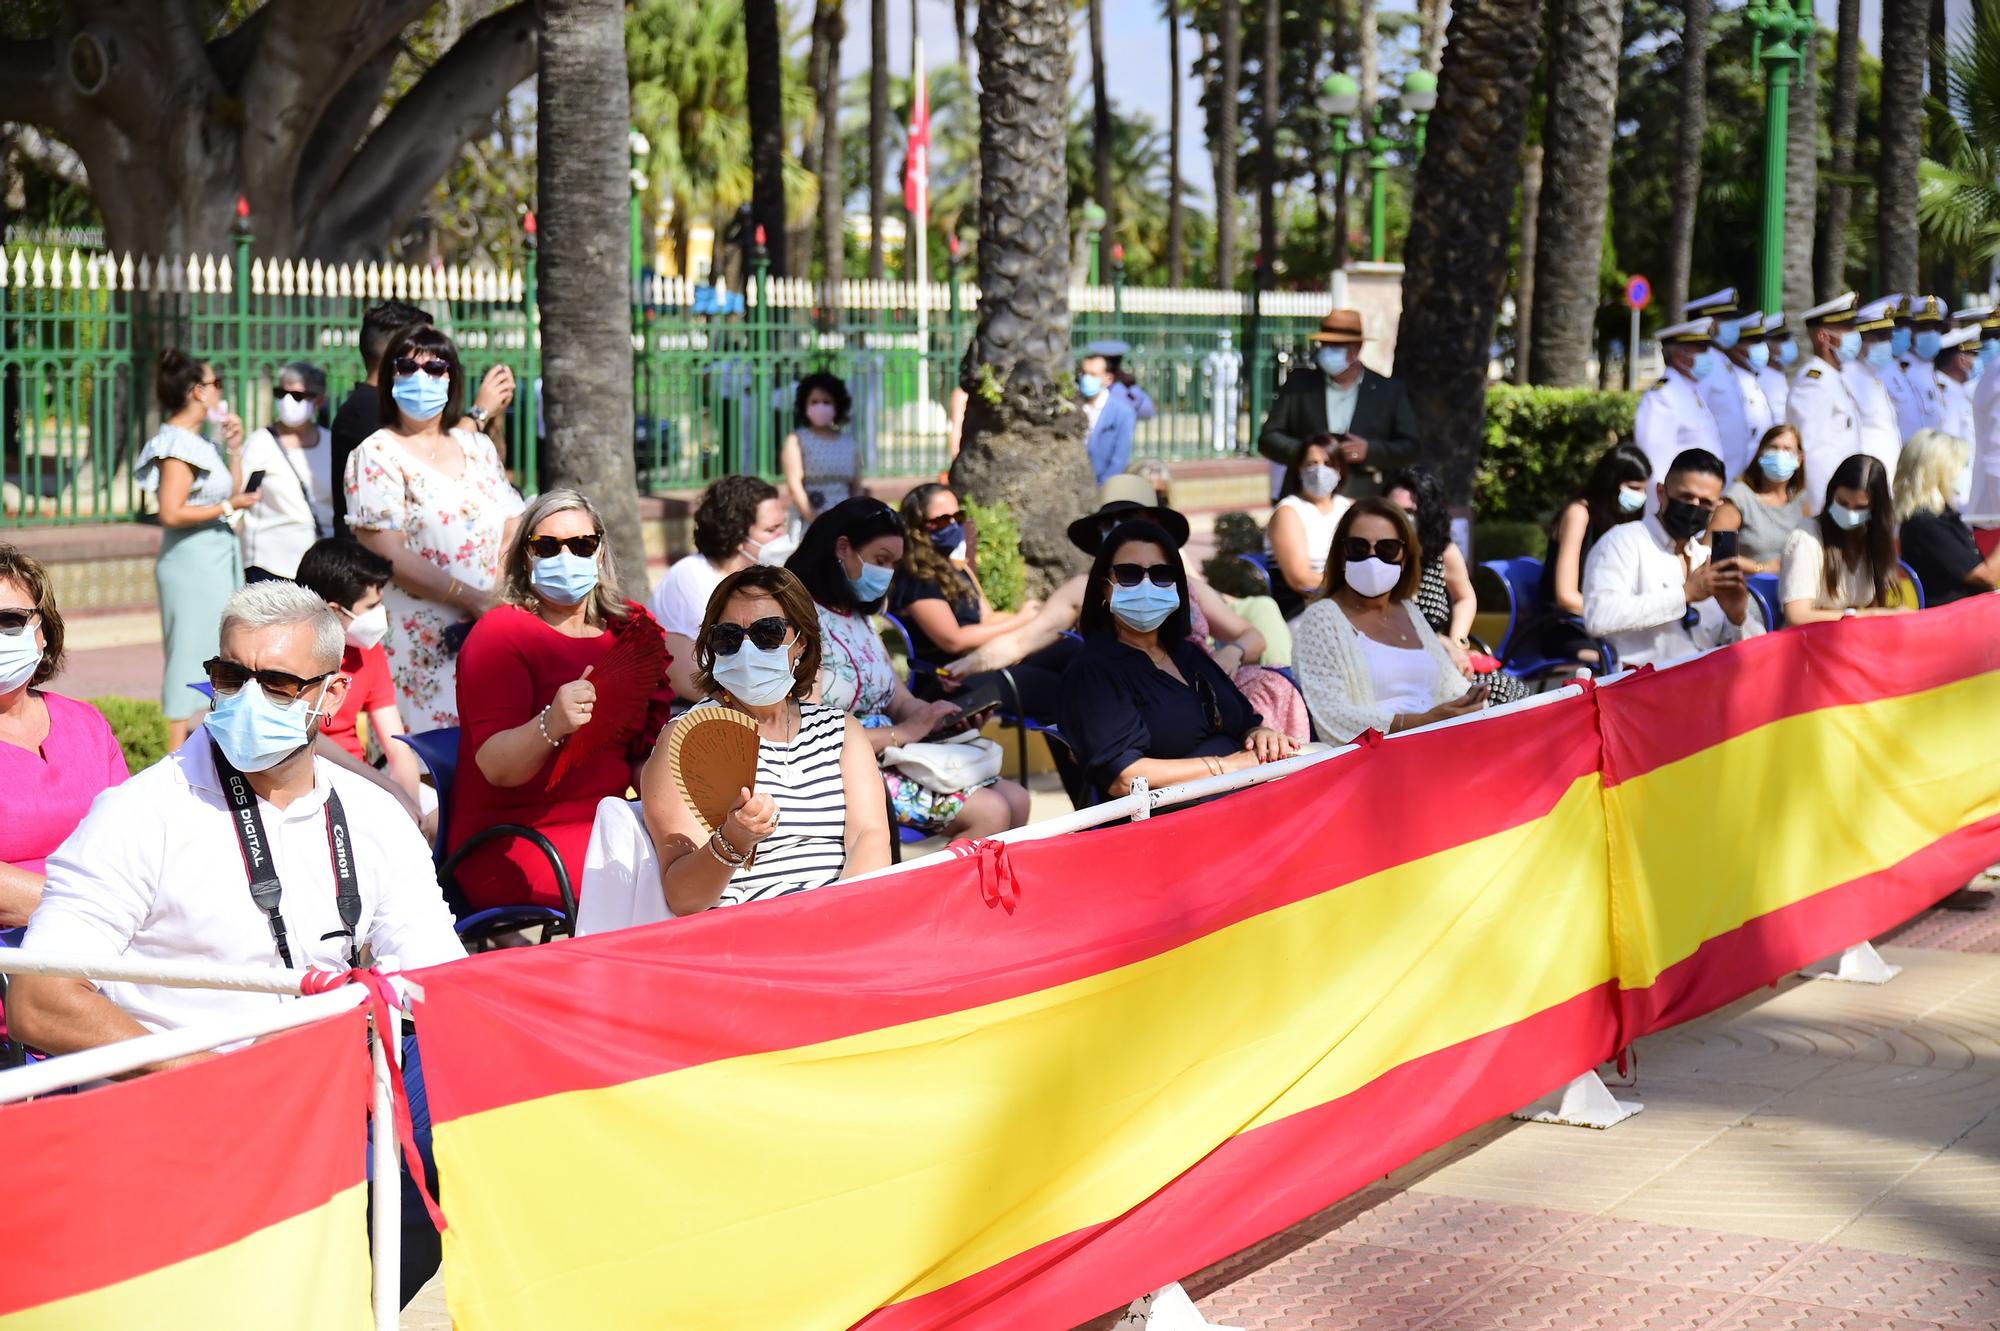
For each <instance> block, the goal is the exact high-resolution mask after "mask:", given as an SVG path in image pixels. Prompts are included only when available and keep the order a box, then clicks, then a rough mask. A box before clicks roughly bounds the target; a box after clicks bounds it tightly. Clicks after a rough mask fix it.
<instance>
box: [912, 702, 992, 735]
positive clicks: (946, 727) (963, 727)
mask: <svg viewBox="0 0 2000 1331" xmlns="http://www.w3.org/2000/svg"><path fill="white" fill-rule="evenodd" d="M999 710H1000V704H999V703H997V702H996V703H988V704H986V705H985V706H984V707H976V708H974V709H973V710H972V711H969V712H960V713H958V714H957V715H956V716H947V717H945V718H944V719H943V720H942V721H940V722H938V723H937V725H936V726H935V727H934V728H933V729H932V730H931V733H930V734H928V735H926V736H925V737H924V738H926V739H932V740H936V739H943V738H945V737H946V736H947V735H963V734H964V733H965V732H967V731H968V730H984V729H985V728H986V723H987V722H988V721H991V720H992V719H993V714H994V713H995V712H997V711H999Z"/></svg>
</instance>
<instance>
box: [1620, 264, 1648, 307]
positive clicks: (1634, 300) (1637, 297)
mask: <svg viewBox="0 0 2000 1331" xmlns="http://www.w3.org/2000/svg"><path fill="white" fill-rule="evenodd" d="M1652 301H1653V284H1652V283H1651V282H1648V281H1647V280H1646V279H1645V278H1643V277H1641V276H1639V274H1637V273H1634V274H1632V276H1631V277H1629V278H1627V279H1626V282H1625V308H1626V309H1628V310H1643V309H1645V308H1646V306H1648V305H1650V304H1651V303H1652Z"/></svg>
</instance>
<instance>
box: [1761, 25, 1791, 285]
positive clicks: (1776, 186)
mask: <svg viewBox="0 0 2000 1331" xmlns="http://www.w3.org/2000/svg"><path fill="white" fill-rule="evenodd" d="M1797 58H1798V52H1796V51H1794V50H1793V49H1792V47H1791V45H1790V43H1789V42H1784V41H1780V42H1779V43H1778V44H1777V45H1776V46H1769V47H1766V48H1765V49H1764V60H1765V65H1766V77H1767V78H1768V80H1769V88H1770V91H1769V95H1768V96H1767V97H1766V98H1765V103H1764V247H1763V272H1762V278H1763V280H1762V282H1761V283H1760V287H1761V296H1760V299H1761V300H1762V301H1763V307H1764V308H1765V309H1767V310H1775V309H1777V308H1778V307H1779V306H1780V305H1783V304H1784V303H1785V138H1786V134H1787V132H1788V129H1787V125H1786V120H1787V119H1788V117H1789V112H1790V109H1791V107H1790V102H1791V91H1792V61H1793V60H1795V59H1797Z"/></svg>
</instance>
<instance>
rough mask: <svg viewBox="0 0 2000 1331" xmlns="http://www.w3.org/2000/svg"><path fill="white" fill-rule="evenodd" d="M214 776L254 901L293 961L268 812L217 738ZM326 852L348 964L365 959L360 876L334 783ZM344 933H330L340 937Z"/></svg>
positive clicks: (285, 957) (281, 952)
mask: <svg viewBox="0 0 2000 1331" xmlns="http://www.w3.org/2000/svg"><path fill="white" fill-rule="evenodd" d="M209 748H210V749H211V750H213V751H214V753H215V774H216V775H217V776H218V777H220V778H221V780H222V799H223V802H224V803H225V804H227V805H228V806H229V825H230V826H231V827H233V828H235V829H236V848H237V849H238V850H240V851H241V852H243V872H244V873H245V874H246V875H248V877H249V879H250V899H251V901H253V902H255V903H256V906H257V909H258V910H260V911H262V912H264V919H265V921H266V922H267V923H268V924H269V925H270V926H271V941H272V942H274V943H276V944H277V946H278V959H279V960H280V961H282V962H284V964H285V965H286V967H287V968H289V967H290V966H291V965H292V945H291V940H290V938H289V937H287V935H286V933H285V917H284V913H283V911H282V910H281V909H280V906H281V904H282V902H283V900H284V895H285V888H284V884H283V883H281V882H279V881H278V866H277V861H275V860H274V859H273V858H272V857H271V839H270V837H269V836H267V835H266V834H265V832H264V818H263V815H262V814H260V813H258V812H257V792H256V791H254V790H252V789H251V788H250V782H249V781H248V780H246V779H245V778H244V775H243V773H241V772H239V771H237V770H236V768H235V766H234V765H233V764H232V763H231V762H230V761H229V760H228V759H227V758H225V757H223V756H222V750H221V748H220V747H218V746H217V745H216V744H215V742H214V741H213V740H211V741H210V742H209ZM326 853H327V858H328V859H329V860H330V861H332V863H333V903H334V907H335V909H337V910H338V911H339V912H340V922H341V923H342V924H343V925H345V926H346V928H345V929H344V930H343V931H342V932H343V933H345V935H346V937H347V964H348V965H349V966H357V965H359V964H360V962H361V943H360V937H359V932H358V931H359V929H360V925H361V880H360V879H359V878H358V877H357V876H356V875H355V872H354V837H353V835H352V834H351V833H350V832H349V831H348V827H347V812H346V810H344V809H343V808H341V805H340V792H339V791H337V790H334V789H333V788H332V787H331V786H329V787H328V788H327V792H326ZM339 936H340V934H328V935H327V937H329V938H337V937H339Z"/></svg>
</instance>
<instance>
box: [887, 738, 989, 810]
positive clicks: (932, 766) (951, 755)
mask: <svg viewBox="0 0 2000 1331" xmlns="http://www.w3.org/2000/svg"><path fill="white" fill-rule="evenodd" d="M1004 757H1005V751H1004V750H1003V749H1001V747H1000V746H999V745H998V744H996V743H994V742H993V741H992V740H990V739H987V738H986V737H984V736H983V735H981V734H979V733H978V732H977V731H967V732H966V733H965V734H963V735H961V736H956V737H954V738H951V739H946V740H926V741H921V742H919V743H916V744H902V745H896V744H892V745H890V746H889V747H888V748H886V749H884V750H882V763H883V765H884V766H887V767H893V768H895V769H896V770H897V771H899V772H901V773H902V774H903V775H904V776H907V777H908V778H910V780H912V781H914V782H916V783H917V784H918V785H920V786H922V787H923V788H924V789H926V790H935V791H937V792H938V793H939V794H941V795H950V794H955V793H956V792H958V791H961V790H971V789H974V788H975V787H978V786H983V785H987V784H989V783H991V782H993V781H996V780H998V779H999V777H1000V764H1001V761H1002V760H1003V758H1004Z"/></svg>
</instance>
